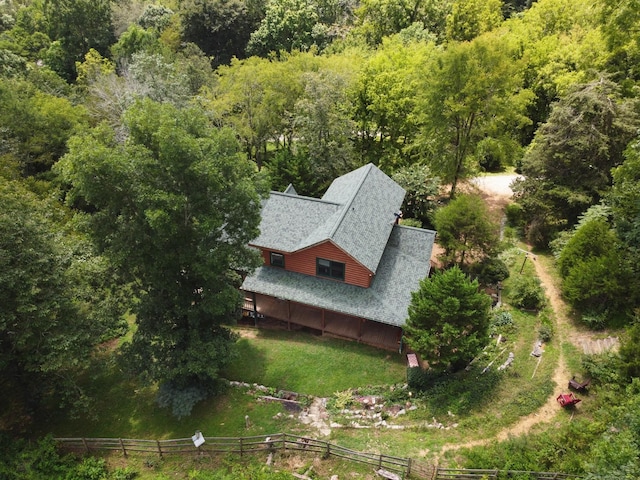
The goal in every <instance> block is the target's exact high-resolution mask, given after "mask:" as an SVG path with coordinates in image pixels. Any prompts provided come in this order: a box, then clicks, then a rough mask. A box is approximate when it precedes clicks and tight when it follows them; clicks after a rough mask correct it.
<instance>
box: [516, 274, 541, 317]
mask: <svg viewBox="0 0 640 480" xmlns="http://www.w3.org/2000/svg"><path fill="white" fill-rule="evenodd" d="M510 296H511V304H512V305H513V306H514V307H516V308H522V309H525V310H540V309H541V308H542V307H543V306H544V303H545V295H544V291H543V290H542V287H541V285H540V280H538V279H537V278H535V277H529V276H523V275H519V276H517V277H515V278H514V279H513V283H512V284H511V295H510Z"/></svg>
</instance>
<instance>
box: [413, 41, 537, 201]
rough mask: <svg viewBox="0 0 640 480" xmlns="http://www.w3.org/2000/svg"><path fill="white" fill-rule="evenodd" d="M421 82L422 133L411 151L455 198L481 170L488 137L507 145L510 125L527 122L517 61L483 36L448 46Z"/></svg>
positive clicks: (496, 43)
mask: <svg viewBox="0 0 640 480" xmlns="http://www.w3.org/2000/svg"><path fill="white" fill-rule="evenodd" d="M423 78H424V79H425V83H424V86H423V96H422V101H420V102H418V107H417V114H418V115H420V119H421V129H422V131H421V134H420V137H419V139H418V140H417V141H416V145H415V147H414V148H413V150H414V153H417V154H418V155H419V156H421V157H426V159H427V161H426V163H427V164H429V166H430V167H431V168H432V170H433V172H434V173H435V174H436V175H438V176H439V177H440V178H441V179H442V181H443V183H448V184H450V185H451V190H450V196H451V198H453V197H454V196H455V194H456V188H457V186H458V182H459V181H460V180H462V179H464V178H466V177H468V176H469V175H470V174H471V173H472V172H473V171H475V170H477V165H478V158H477V152H476V149H477V146H478V143H479V142H480V141H481V140H483V139H484V138H485V136H486V135H488V134H491V135H492V136H494V137H495V138H497V139H500V138H501V137H502V136H504V137H505V138H506V139H507V141H509V140H510V136H511V134H512V133H513V132H512V130H511V129H512V127H511V126H510V124H512V125H517V124H519V123H521V122H522V121H523V119H522V114H521V112H522V109H523V107H524V103H522V102H521V100H522V99H521V98H520V97H518V95H517V93H518V88H519V87H520V80H519V78H520V76H519V73H518V68H517V62H514V61H513V60H512V58H510V57H509V55H508V47H507V45H506V44H503V42H502V41H501V40H500V39H499V38H497V37H490V36H485V37H481V38H478V39H476V40H475V41H473V42H471V43H468V42H467V43H459V44H451V45H449V47H448V48H447V49H446V50H443V51H442V53H441V54H440V55H439V56H438V57H437V58H436V61H435V62H433V63H429V64H428V65H426V70H425V71H424V74H423Z"/></svg>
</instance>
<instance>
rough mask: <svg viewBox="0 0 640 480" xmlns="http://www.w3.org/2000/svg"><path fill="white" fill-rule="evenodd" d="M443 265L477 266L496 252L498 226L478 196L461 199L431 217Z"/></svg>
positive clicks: (458, 198)
mask: <svg viewBox="0 0 640 480" xmlns="http://www.w3.org/2000/svg"><path fill="white" fill-rule="evenodd" d="M434 224H435V228H436V230H437V232H438V243H439V244H440V246H442V248H444V254H443V255H442V260H443V261H444V263H445V265H458V266H459V267H461V268H464V266H465V265H466V264H471V263H474V262H480V261H482V260H483V259H484V258H485V257H488V256H491V255H492V254H495V253H496V252H497V251H498V226H497V225H496V224H495V223H494V222H493V220H492V219H491V216H490V214H489V210H488V209H487V207H486V205H485V204H484V203H483V202H482V199H481V198H480V197H479V196H477V195H460V196H458V197H456V198H455V199H454V200H452V201H451V202H450V203H449V204H448V205H446V206H444V207H442V208H440V209H438V210H437V211H436V212H435V214H434Z"/></svg>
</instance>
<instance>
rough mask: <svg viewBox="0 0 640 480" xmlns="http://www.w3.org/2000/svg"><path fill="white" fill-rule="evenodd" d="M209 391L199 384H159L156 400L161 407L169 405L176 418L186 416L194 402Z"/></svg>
mask: <svg viewBox="0 0 640 480" xmlns="http://www.w3.org/2000/svg"><path fill="white" fill-rule="evenodd" d="M209 393H210V392H209V391H208V390H207V389H206V388H203V387H200V386H196V385H193V386H188V387H186V388H181V387H179V386H177V385H175V384H174V383H172V382H166V383H163V384H162V385H160V388H159V389H158V397H157V402H158V405H160V407H162V408H167V407H171V413H172V414H173V415H174V416H176V417H177V418H182V417H188V416H189V415H191V410H193V407H194V405H195V404H196V403H198V402H200V401H202V400H204V399H205V398H207V397H208V396H209Z"/></svg>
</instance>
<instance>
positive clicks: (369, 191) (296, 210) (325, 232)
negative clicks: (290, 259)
mask: <svg viewBox="0 0 640 480" xmlns="http://www.w3.org/2000/svg"><path fill="white" fill-rule="evenodd" d="M291 188H293V187H291ZM293 191H295V190H293ZM404 195H405V191H404V189H403V188H402V187H400V186H399V185H398V184H397V183H395V182H394V181H393V180H392V179H391V178H389V177H388V176H387V175H386V174H384V173H383V172H382V171H381V170H380V169H379V168H378V167H376V166H375V165H373V164H372V163H369V164H367V165H364V166H362V167H360V168H358V169H356V170H354V171H352V172H349V173H347V174H345V175H342V176H341V177H338V178H336V179H335V180H334V181H333V182H332V183H331V185H330V186H329V188H328V189H327V191H326V192H325V194H324V195H323V196H322V198H321V199H314V198H310V197H303V196H299V195H297V194H292V193H291V190H290V189H289V188H287V190H285V192H284V193H275V192H274V193H273V194H272V195H271V197H270V198H269V199H267V201H266V202H265V204H264V206H263V211H262V223H261V225H260V229H261V232H262V233H261V235H260V236H259V237H258V238H257V239H256V240H255V242H253V244H254V245H255V246H258V247H262V248H268V249H275V250H279V251H286V252H294V251H297V250H301V249H304V248H309V247H311V246H313V245H317V244H320V243H322V242H325V241H331V242H332V243H334V244H335V245H336V246H338V247H339V248H340V249H341V250H343V251H344V252H345V253H347V254H348V255H349V256H351V257H352V258H353V259H354V260H356V261H357V262H358V263H360V264H361V265H363V266H365V267H366V268H367V269H368V270H369V271H371V272H372V273H375V271H376V269H377V267H378V264H379V262H380V259H381V257H382V253H383V252H384V249H385V246H386V244H387V240H388V238H389V235H390V234H391V231H392V228H393V224H394V215H393V214H394V212H396V211H397V210H398V209H399V208H400V206H401V205H402V201H403V199H404Z"/></svg>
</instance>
